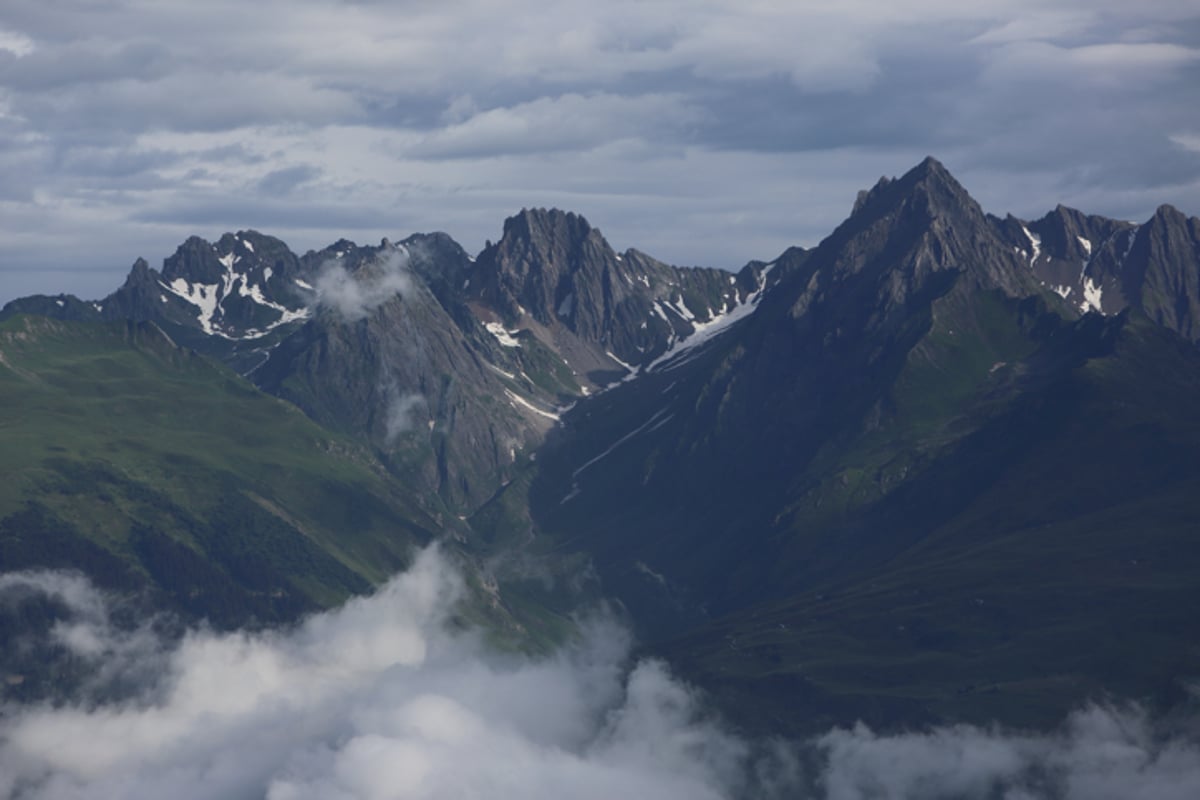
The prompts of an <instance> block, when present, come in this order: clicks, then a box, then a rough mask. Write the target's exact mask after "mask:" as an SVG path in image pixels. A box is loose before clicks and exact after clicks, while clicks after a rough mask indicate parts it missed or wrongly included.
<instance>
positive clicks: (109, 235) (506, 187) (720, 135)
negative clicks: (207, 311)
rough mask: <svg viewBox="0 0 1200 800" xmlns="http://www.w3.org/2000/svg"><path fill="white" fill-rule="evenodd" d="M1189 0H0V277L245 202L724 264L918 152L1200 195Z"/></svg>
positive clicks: (989, 172) (155, 242) (1197, 31)
mask: <svg viewBox="0 0 1200 800" xmlns="http://www.w3.org/2000/svg"><path fill="white" fill-rule="evenodd" d="M1198 87H1200V11H1198V9H1197V6H1196V3H1195V0H1144V1H1143V2H1138V3H1133V2H1129V1H1128V0H1120V2H1117V0H978V2H971V3H963V2H961V0H913V2H907V3H903V4H901V3H894V2H890V1H889V0H844V2H839V3H828V2H820V3H818V2H810V0H688V2H656V1H655V0H636V1H635V0H606V2H595V0H560V2H557V3H553V4H546V3H536V4H535V3H528V2H525V0H505V1H504V2H499V1H498V0H438V2H434V1H433V0H407V2H386V0H357V1H356V0H342V2H336V1H335V0H263V2H259V3H255V4H252V5H248V4H245V3H235V2H231V0H209V1H208V2H203V3H201V2H191V1H186V2H185V1H184V0H53V1H52V2H46V0H4V2H3V4H2V5H0V301H2V300H5V299H9V298H11V297H13V296H17V295H21V294H27V293H30V292H35V291H40V292H57V291H73V292H75V293H77V294H81V295H83V296H85V297H86V296H98V295H101V294H104V293H107V292H108V291H109V290H111V289H113V288H115V286H116V285H117V284H119V282H120V280H121V279H122V278H123V275H124V273H125V272H126V271H127V270H128V267H129V265H130V264H131V263H132V261H133V260H134V258H136V257H138V256H144V257H146V258H147V259H148V260H149V261H150V262H151V263H152V264H157V263H159V262H160V261H161V259H162V258H163V257H164V256H166V255H169V254H170V253H171V252H172V251H173V250H174V248H175V246H176V245H177V244H178V243H179V242H181V241H182V240H183V239H184V238H185V237H186V236H188V235H191V234H198V235H201V236H204V237H206V238H210V239H211V238H215V237H216V236H218V235H219V234H220V233H221V232H223V231H226V230H237V229H243V228H256V229H258V230H261V231H263V232H266V233H271V234H274V235H277V236H279V237H281V238H283V239H285V240H286V241H287V242H288V243H289V244H291V245H292V247H293V249H296V250H298V251H303V250H305V249H308V248H314V247H320V246H323V245H325V244H328V243H330V242H332V241H333V240H335V239H336V238H338V237H341V236H346V237H347V238H351V239H355V240H357V241H359V242H363V243H368V242H375V241H377V240H378V239H379V238H382V237H383V236H389V237H393V238H398V237H403V236H405V235H407V234H409V233H412V232H416V231H431V230H444V231H446V232H447V233H450V234H451V235H452V236H454V237H455V238H456V239H458V240H459V241H460V242H461V243H462V244H463V245H464V246H465V247H466V248H467V249H468V250H470V251H476V250H478V249H479V248H480V247H482V245H483V243H484V240H485V239H486V238H489V237H490V238H496V237H498V236H499V233H500V230H501V223H502V220H503V218H504V217H505V216H508V215H509V214H511V213H513V212H515V211H517V210H518V209H520V208H522V207H526V206H558V207H562V208H566V209H569V210H573V211H577V212H579V213H582V214H584V215H585V216H586V217H588V219H589V220H590V221H591V222H592V223H593V224H594V225H597V226H598V227H600V228H601V229H602V230H603V231H604V233H605V234H606V236H607V237H608V238H609V240H610V241H611V243H612V244H613V245H614V246H615V247H617V248H618V249H624V248H625V247H631V246H636V247H638V248H640V249H642V250H645V251H647V252H650V253H652V254H654V255H656V256H658V257H659V258H662V259H664V260H667V261H671V262H674V263H679V264H705V265H714V266H722V267H737V266H740V265H741V264H743V263H745V261H747V260H749V259H751V258H770V257H773V256H774V255H776V254H777V253H778V252H779V251H781V250H782V249H783V248H784V247H786V246H788V245H790V244H796V243H799V244H813V243H815V242H817V241H819V239H820V238H821V237H822V236H823V235H824V234H825V233H827V232H829V230H830V229H831V228H832V227H833V226H834V225H835V224H836V223H837V222H838V221H840V220H841V219H842V218H843V217H844V216H845V215H846V213H847V212H848V210H849V208H850V206H851V204H852V203H853V199H854V195H855V193H856V191H857V190H858V189H860V188H863V187H866V186H869V185H870V184H872V183H874V181H875V180H876V179H877V178H878V177H879V176H880V175H883V174H887V175H895V174H899V173H902V172H904V171H905V170H907V169H908V168H909V167H911V166H912V165H914V164H915V163H916V162H917V161H919V160H920V159H921V158H922V157H923V156H925V155H927V154H932V155H935V156H937V157H938V158H939V159H941V160H942V161H943V162H944V163H945V164H946V165H947V166H948V167H949V168H950V170H951V171H952V172H953V173H954V174H955V175H956V176H958V178H959V179H960V180H961V181H962V182H963V183H964V184H965V185H966V186H967V188H968V189H969V190H970V191H971V192H972V193H973V194H974V195H975V196H976V197H977V198H978V199H979V200H980V201H981V202H982V203H983V205H984V207H985V208H986V209H988V210H990V211H993V212H997V213H1004V212H1013V213H1016V214H1018V215H1019V216H1023V217H1031V216H1040V215H1041V214H1042V213H1044V212H1045V211H1047V210H1049V209H1050V208H1052V207H1053V206H1054V205H1055V204H1056V203H1058V202H1063V203H1066V204H1068V205H1072V206H1076V207H1079V208H1083V209H1085V210H1088V211H1092V212H1095V213H1103V214H1107V215H1110V216H1116V217H1121V218H1127V219H1133V220H1140V219H1144V218H1146V217H1147V216H1148V215H1149V214H1150V213H1151V212H1152V211H1153V209H1154V208H1155V207H1156V206H1157V205H1159V204H1161V203H1164V202H1169V203H1172V204H1175V205H1177V206H1179V207H1180V208H1182V209H1183V210H1185V211H1186V212H1188V213H1189V214H1200V88H1198Z"/></svg>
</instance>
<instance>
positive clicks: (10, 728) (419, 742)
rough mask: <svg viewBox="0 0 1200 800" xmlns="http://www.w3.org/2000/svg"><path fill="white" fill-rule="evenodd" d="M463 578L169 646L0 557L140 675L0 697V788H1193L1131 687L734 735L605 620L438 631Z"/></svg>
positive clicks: (85, 642) (108, 660)
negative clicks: (508, 632)
mask: <svg viewBox="0 0 1200 800" xmlns="http://www.w3.org/2000/svg"><path fill="white" fill-rule="evenodd" d="M463 587H464V582H463V580H462V579H461V577H460V576H459V574H458V572H457V571H456V570H455V569H454V568H453V567H452V566H451V565H450V563H449V561H448V560H447V559H446V558H445V557H444V556H442V555H441V554H440V553H439V551H438V550H436V549H431V550H428V551H426V552H424V553H423V554H421V555H420V556H419V557H418V558H417V560H416V562H415V564H414V566H413V567H412V568H411V569H410V570H409V571H408V572H406V573H404V574H402V575H400V576H398V577H396V578H395V579H393V580H392V581H390V582H389V583H387V584H386V585H385V586H384V587H382V588H381V589H380V590H379V591H378V592H377V593H376V594H375V595H373V596H371V597H365V598H358V599H355V600H352V601H350V602H348V603H347V604H346V605H344V606H343V607H341V608H339V609H336V610H334V611H330V612H327V613H323V614H318V615H315V616H313V617H311V618H309V619H308V620H306V621H304V622H303V623H301V624H299V625H298V626H296V627H295V628H293V629H290V630H285V631H267V632H257V633H249V632H238V633H232V634H219V633H214V632H212V631H206V630H193V631H191V632H190V633H188V634H186V635H185V636H184V637H183V638H182V639H180V640H173V641H172V642H170V643H167V642H164V641H161V640H158V639H154V638H153V637H152V635H151V634H149V633H148V629H144V630H140V631H135V632H134V633H129V632H125V633H122V632H120V631H119V630H118V629H117V626H114V625H112V624H111V623H110V621H109V618H108V615H107V611H106V601H105V599H104V598H103V597H102V596H101V595H100V594H98V593H97V592H96V591H95V590H94V589H92V588H91V587H90V586H88V585H87V584H86V583H85V582H84V581H82V579H79V578H68V577H63V576H57V575H52V574H49V573H37V574H32V575H30V574H22V575H17V576H7V577H4V578H2V579H0V598H3V597H4V596H5V593H9V592H12V591H17V590H19V591H23V592H26V593H28V592H41V593H44V594H48V595H50V596H53V597H54V598H55V599H56V600H57V602H58V603H59V604H60V605H62V606H64V607H65V608H67V609H68V610H69V612H70V613H69V614H68V615H67V619H66V620H65V621H62V622H59V623H55V625H54V627H53V629H52V630H50V631H48V632H47V635H49V636H52V637H55V640H56V641H57V642H58V643H59V644H60V645H62V646H64V647H67V648H69V649H71V650H73V651H74V652H75V653H76V654H77V656H78V657H79V658H81V659H84V660H87V661H88V662H89V663H94V664H95V665H96V666H97V667H98V668H99V667H105V668H109V669H116V670H129V669H135V668H136V667H135V665H134V663H133V659H131V658H129V655H130V654H134V653H136V654H137V655H138V656H139V660H141V662H142V663H148V664H153V665H154V674H153V675H145V676H144V677H145V681H144V685H145V689H144V690H143V691H142V692H141V693H140V694H138V695H137V696H135V697H132V698H127V699H124V700H121V701H102V700H99V699H97V697H92V698H91V699H90V700H82V701H76V702H72V703H67V704H60V705H57V706H56V705H50V704H27V705H9V706H8V707H6V708H4V709H3V715H2V716H0V720H2V721H0V797H4V798H29V799H30V800H42V799H43V798H67V799H68V800H69V799H70V798H85V797H86V798H131V797H172V798H184V799H186V798H212V797H266V798H269V799H270V800H304V799H307V798H339V799H345V800H351V799H353V798H364V799H365V798H397V797H401V798H433V797H439V798H440V797H455V798H459V797H464V798H470V797H487V798H497V799H498V800H503V798H518V797H519V798H540V797H546V798H561V797H574V798H613V797H629V798H688V799H689V800H694V799H697V798H699V799H701V800H703V798H723V797H810V798H828V800H850V799H851V798H924V797H929V798H934V797H968V798H974V797H978V798H1005V799H1006V800H1017V798H1032V797H1061V798H1069V799H1071V800H1074V799H1075V798H1079V799H1080V800H1082V798H1118V797H1120V798H1127V797H1141V798H1155V799H1161V800H1172V799H1173V798H1185V797H1186V798H1192V797H1196V796H1200V748H1198V747H1197V744H1196V742H1194V741H1192V740H1190V739H1186V738H1182V737H1176V738H1173V739H1172V738H1169V737H1164V736H1163V735H1162V733H1161V731H1159V730H1158V729H1157V728H1156V726H1155V725H1154V724H1153V723H1152V722H1151V721H1150V720H1149V719H1148V718H1147V717H1146V716H1145V714H1143V713H1142V712H1140V711H1138V710H1137V709H1136V708H1128V709H1123V710H1118V709H1112V708H1091V709H1087V710H1084V711H1081V712H1079V713H1078V714H1076V715H1075V716H1073V717H1072V718H1071V720H1070V721H1069V723H1068V724H1067V725H1066V726H1065V728H1064V729H1063V730H1062V731H1060V732H1057V733H1054V734H1048V735H1036V736H1035V735H1021V734H1012V733H1006V732H1002V731H998V730H985V729H980V728H972V727H948V728H942V729H938V730H934V731H929V732H924V733H914V734H906V735H897V736H881V735H877V734H875V733H873V732H871V731H870V730H868V729H867V728H865V727H863V726H858V727H855V728H851V729H837V730H834V731H831V732H829V733H827V734H825V735H824V736H821V737H818V738H816V739H814V740H812V741H809V742H805V743H799V744H788V745H784V744H779V743H776V744H775V745H773V746H771V747H767V746H764V745H762V744H755V743H752V742H748V741H746V740H744V739H741V738H739V737H738V736H736V735H734V734H732V733H730V732H729V731H728V730H726V729H724V728H723V727H722V726H721V725H720V724H718V723H717V722H714V721H713V719H712V718H711V717H710V716H708V715H706V714H705V713H704V709H703V708H702V705H701V703H700V702H699V700H698V698H697V695H696V694H695V693H694V692H693V690H691V689H690V688H688V687H687V686H686V685H684V684H683V683H681V682H680V681H678V680H677V679H675V678H673V677H672V676H671V674H670V672H669V670H668V668H667V667H666V666H665V665H663V664H662V663H660V662H657V661H641V662H638V663H636V664H633V665H632V666H631V665H630V664H629V660H628V656H629V638H628V636H627V635H626V633H625V632H624V631H623V630H622V629H621V628H619V627H618V626H615V625H613V624H611V623H603V622H601V623H595V624H590V625H586V626H584V628H585V632H584V634H583V636H582V637H581V638H580V640H579V641H578V642H576V643H575V644H573V645H572V646H569V647H566V648H564V649H562V650H561V651H560V652H558V653H557V654H556V655H554V656H551V657H545V658H540V659H537V658H527V657H520V656H516V655H512V654H508V655H504V654H499V653H497V652H495V651H494V650H492V649H489V648H488V647H487V646H486V645H485V644H484V643H483V642H482V640H481V638H480V637H479V636H478V635H477V634H476V633H473V632H470V631H466V632H464V631H463V630H461V627H459V628H457V629H451V628H450V627H448V626H447V621H448V620H449V619H450V617H451V615H453V613H454V609H455V604H456V602H457V601H458V600H459V599H460V598H461V597H462V596H463V592H464V588H463ZM142 669H143V672H145V669H144V668H142ZM798 711H799V710H798ZM801 764H804V765H807V766H808V772H807V774H806V773H805V772H803V771H802V770H801V769H800V765H801Z"/></svg>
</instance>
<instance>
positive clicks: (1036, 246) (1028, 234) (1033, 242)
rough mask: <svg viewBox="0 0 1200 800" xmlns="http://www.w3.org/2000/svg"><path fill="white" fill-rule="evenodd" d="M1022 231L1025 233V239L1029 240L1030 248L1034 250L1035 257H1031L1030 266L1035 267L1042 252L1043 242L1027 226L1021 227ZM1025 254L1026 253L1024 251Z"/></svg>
mask: <svg viewBox="0 0 1200 800" xmlns="http://www.w3.org/2000/svg"><path fill="white" fill-rule="evenodd" d="M1021 230H1022V231H1024V232H1025V238H1027V239H1028V240H1029V245H1030V247H1032V248H1033V255H1032V256H1030V257H1029V266H1031V267H1032V266H1033V265H1034V262H1036V261H1037V260H1038V256H1039V255H1041V252H1042V240H1041V238H1040V237H1038V236H1037V234H1035V233H1034V232H1033V231H1031V230H1029V228H1028V227H1026V226H1025V225H1021ZM1022 252H1024V251H1022Z"/></svg>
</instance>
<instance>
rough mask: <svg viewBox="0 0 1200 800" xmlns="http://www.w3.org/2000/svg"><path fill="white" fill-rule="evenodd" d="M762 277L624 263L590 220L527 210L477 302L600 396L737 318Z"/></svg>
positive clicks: (480, 265) (486, 263)
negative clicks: (706, 330)
mask: <svg viewBox="0 0 1200 800" xmlns="http://www.w3.org/2000/svg"><path fill="white" fill-rule="evenodd" d="M753 271H754V268H750V270H749V272H748V273H747V275H746V276H742V277H738V276H733V275H730V274H729V273H727V272H723V271H721V270H714V269H688V268H679V267H672V266H669V265H667V264H664V263H662V262H661V261H658V260H656V259H654V258H651V257H650V256H648V255H646V254H644V253H640V252H638V251H636V250H629V251H626V252H625V253H624V254H618V253H616V252H615V251H614V250H613V249H612V248H611V247H610V246H609V244H608V242H607V241H605V239H604V237H603V236H602V235H601V234H600V231H598V230H596V229H595V228H592V227H591V226H590V225H589V224H588V222H587V220H585V219H584V218H583V217H581V216H578V215H576V214H570V213H564V212H562V211H558V210H549V211H547V210H544V209H536V210H525V211H522V212H521V213H520V214H518V215H517V216H515V217H512V218H510V219H508V220H507V221H506V222H505V223H504V236H503V237H502V238H501V239H500V241H499V242H497V243H496V244H494V245H491V246H489V247H487V248H485V249H484V251H483V252H482V253H481V254H480V255H479V258H478V259H477V260H476V262H475V265H474V269H473V270H472V272H471V278H470V288H469V297H470V298H471V299H472V300H473V301H474V302H475V303H476V304H477V305H478V307H479V308H480V309H481V310H483V313H484V314H486V313H487V312H491V313H494V314H495V315H496V317H497V321H498V322H500V323H502V324H504V325H506V326H508V327H509V328H512V329H525V330H528V331H530V332H531V334H532V335H533V337H534V338H535V339H537V341H538V342H539V343H540V344H542V345H543V346H545V347H546V348H548V349H549V350H551V351H552V352H554V353H556V354H557V355H558V356H559V357H560V358H562V360H563V361H565V362H566V363H567V364H569V365H570V366H571V368H572V370H573V371H574V373H575V376H576V378H577V380H579V382H580V384H581V386H583V387H588V388H589V389H595V388H599V387H601V386H603V385H604V384H606V383H607V382H609V381H611V380H613V379H615V378H617V377H620V376H621V375H623V374H627V373H628V372H629V370H630V369H632V368H634V367H638V366H641V365H645V364H648V363H650V362H651V361H653V360H654V359H655V358H656V357H658V356H659V355H661V354H662V353H663V352H664V351H665V350H667V348H669V347H670V346H671V345H672V344H673V343H674V342H675V341H677V340H678V339H681V338H685V337H686V336H688V335H690V334H691V333H693V332H694V331H695V329H696V325H697V324H703V323H706V322H709V321H711V320H713V319H714V318H715V317H718V316H720V315H722V314H724V313H728V312H729V311H732V310H733V309H734V308H735V307H736V306H737V305H738V304H739V303H741V302H743V301H744V300H745V298H746V296H747V295H748V294H749V293H750V292H752V291H754V288H755V287H754V280H753V276H752V275H751V274H750V273H752V272H753Z"/></svg>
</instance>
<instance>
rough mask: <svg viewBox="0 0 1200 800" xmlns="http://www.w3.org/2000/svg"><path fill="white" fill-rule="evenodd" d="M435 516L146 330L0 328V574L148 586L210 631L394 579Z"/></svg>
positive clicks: (353, 458) (347, 448)
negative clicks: (75, 576) (29, 572)
mask: <svg viewBox="0 0 1200 800" xmlns="http://www.w3.org/2000/svg"><path fill="white" fill-rule="evenodd" d="M439 523H440V520H439V519H438V516H437V508H436V507H433V508H426V507H423V506H422V501H421V498H418V497H416V496H414V495H413V494H412V493H410V492H408V491H406V490H405V489H404V487H402V486H398V485H397V484H396V483H395V482H394V481H392V480H390V479H389V478H388V477H387V476H386V473H385V472H384V471H383V470H382V469H381V468H380V467H379V465H378V464H377V463H376V462H375V461H374V459H373V457H372V456H371V455H370V453H369V452H367V451H366V450H365V449H363V448H361V447H360V446H358V445H357V444H354V443H352V442H350V441H349V440H346V439H343V438H339V437H338V436H336V435H333V434H331V433H329V432H328V431H325V430H324V429H322V428H320V427H318V426H316V425H315V424H313V423H312V422H311V421H309V420H308V419H307V418H306V417H304V415H303V414H301V413H300V412H299V411H297V410H296V409H294V408H293V407H291V406H289V405H288V404H286V403H284V402H282V401H280V400H277V399H275V398H272V397H269V396H266V395H264V394H262V393H260V392H258V391H257V390H255V389H254V388H253V387H252V386H251V385H250V384H248V383H247V382H245V381H244V380H242V379H241V378H239V377H238V376H237V375H235V374H234V373H233V372H232V371H230V370H228V369H226V368H224V367H222V366H219V365H217V364H215V363H213V362H212V361H209V360H208V359H205V358H203V357H201V356H198V355H196V354H195V353H194V352H191V351H188V350H184V349H181V348H178V347H176V346H175V345H174V344H173V343H172V342H171V341H170V340H169V339H168V338H167V337H166V336H165V335H164V334H163V333H162V332H161V331H159V330H158V329H157V328H155V327H154V326H153V325H148V324H142V325H135V324H123V323H116V324H110V325H104V324H89V323H68V322H59V321H53V320H49V319H46V318H42V317H29V316H20V317H15V318H12V319H9V320H7V321H5V322H4V323H2V324H0V564H3V568H4V569H5V570H13V569H21V568H28V567H40V566H48V567H57V566H71V567H76V568H80V569H83V570H85V571H87V572H88V573H89V574H91V575H92V576H93V578H94V579H96V580H98V581H100V582H101V583H104V584H107V585H109V586H112V587H119V588H130V589H131V588H137V587H147V586H148V587H151V588H153V589H154V590H155V591H157V592H161V593H163V594H165V595H167V596H168V597H169V598H170V599H171V604H172V605H174V606H175V607H176V608H178V609H180V610H183V611H186V612H188V613H190V614H193V615H196V616H205V617H208V618H209V619H211V620H212V621H214V622H217V623H218V624H235V623H240V622H243V621H245V620H246V619H247V618H258V619H260V620H263V621H266V620H271V619H286V618H290V617H292V616H294V615H295V614H296V613H298V612H301V611H304V610H307V609H310V608H314V607H317V606H323V605H327V604H329V603H332V602H335V601H336V600H338V599H340V598H343V597H345V596H347V595H348V594H349V593H352V592H357V591H361V590H363V589H365V588H367V587H369V586H370V585H371V583H372V582H375V581H378V580H381V579H383V578H384V577H386V576H387V575H389V574H391V573H392V572H394V571H395V570H396V569H397V568H398V567H400V566H402V565H403V564H404V563H405V562H406V560H407V558H408V557H409V556H410V554H411V550H412V546H413V545H414V544H417V543H421V542H426V541H428V540H430V539H431V538H432V536H433V535H434V531H436V530H438V529H439V527H440V524H439Z"/></svg>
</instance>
